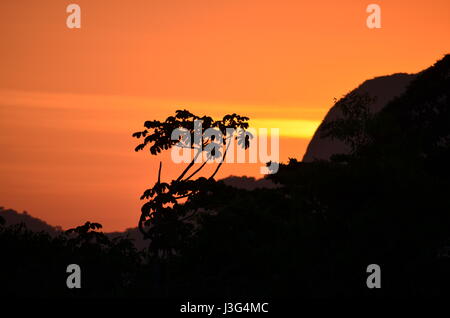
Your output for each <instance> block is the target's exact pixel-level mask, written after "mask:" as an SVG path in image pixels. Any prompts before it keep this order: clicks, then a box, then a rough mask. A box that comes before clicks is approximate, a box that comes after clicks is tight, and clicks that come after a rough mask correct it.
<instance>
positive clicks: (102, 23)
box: [0, 0, 450, 231]
mask: <svg viewBox="0 0 450 318" xmlns="http://www.w3.org/2000/svg"><path fill="white" fill-rule="evenodd" d="M70 3H77V4H78V5H79V6H80V7H81V29H69V28H67V26H66V18H67V16H68V13H66V7H67V5H69V4H70ZM370 3H376V4H379V5H380V7H381V19H382V28H381V29H369V28H367V26H366V18H367V16H368V13H366V7H367V6H368V5H369V4H370ZM0 14H1V16H0V34H1V39H2V46H1V50H0V54H1V58H0V68H1V76H0V146H1V150H2V151H1V157H0V177H1V184H0V206H4V207H5V208H12V209H15V210H18V211H23V210H26V211H28V213H30V214H31V215H33V216H35V217H39V218H41V219H43V220H45V221H46V222H48V223H50V224H52V225H60V226H62V227H63V228H69V227H73V226H77V225H80V224H82V223H84V222H85V221H88V220H89V221H95V222H99V223H101V224H103V226H104V229H105V230H106V231H113V230H124V229H125V228H129V227H134V226H136V224H137V220H138V217H139V213H140V206H141V204H142V202H141V201H139V196H140V195H141V193H142V192H143V190H145V189H146V188H148V187H150V186H151V185H153V183H154V182H155V180H156V179H155V178H156V173H157V165H158V164H159V161H160V160H161V161H163V172H162V177H163V178H164V179H165V180H170V179H171V178H173V177H175V176H176V175H177V174H179V172H180V171H181V170H182V169H183V166H179V165H175V164H173V163H171V162H170V159H169V155H170V153H168V154H166V155H163V156H161V157H153V156H150V154H149V153H147V152H145V153H144V152H139V153H135V152H134V147H135V146H136V145H137V141H136V140H135V139H133V138H131V134H132V133H133V132H135V131H138V130H141V129H142V127H143V126H142V125H143V122H144V121H145V120H152V119H164V118H165V117H167V116H169V115H172V114H173V112H174V111H175V110H176V109H179V108H187V109H189V110H190V111H192V112H194V113H196V114H199V115H210V116H215V117H222V116H223V115H225V114H227V113H233V112H236V113H239V114H241V115H246V116H249V117H250V118H251V122H250V123H251V124H252V125H253V126H254V127H266V128H272V127H274V128H280V134H281V149H280V151H281V160H282V161H287V159H288V158H289V157H295V158H298V159H301V158H302V156H303V154H304V152H305V149H306V146H307V144H308V142H309V140H310V138H311V136H312V134H313V133H314V130H315V128H316V127H317V126H318V125H319V124H320V121H321V120H322V119H323V117H324V116H325V114H326V112H327V111H328V109H329V108H330V107H331V106H332V105H333V98H335V97H336V98H339V97H341V96H342V95H343V94H345V93H347V92H348V91H350V90H352V89H353V88H355V87H356V86H358V85H359V84H361V83H362V82H363V81H364V80H366V79H370V78H373V77H375V76H381V75H388V74H392V73H397V72H407V73H414V72H418V71H420V70H422V69H424V68H426V67H428V66H430V65H431V64H433V63H434V62H435V61H436V60H438V59H440V58H442V57H443V55H444V54H446V53H449V52H450V41H449V39H450V1H448V0H433V1H424V0H408V1H406V0H405V1H403V0H389V1H388V0H384V1H381V0H373V1H362V0H341V1H330V0H327V1H321V0H317V1H301V0H297V1H283V0H278V1H274V0H273V1H264V0H258V1H253V0H251V1H250V0H226V1H223V0H189V1H187V0H186V1H181V0H177V1H175V0H133V1H112V0H109V1H106V0H73V1H63V0H60V1H54V0H27V1H12V0H5V1H1V2H0ZM259 167H260V164H253V165H251V164H243V165H238V164H229V165H225V166H224V169H223V170H222V171H221V173H220V174H219V175H218V177H219V178H222V177H226V176H229V175H250V176H255V177H260V175H259Z"/></svg>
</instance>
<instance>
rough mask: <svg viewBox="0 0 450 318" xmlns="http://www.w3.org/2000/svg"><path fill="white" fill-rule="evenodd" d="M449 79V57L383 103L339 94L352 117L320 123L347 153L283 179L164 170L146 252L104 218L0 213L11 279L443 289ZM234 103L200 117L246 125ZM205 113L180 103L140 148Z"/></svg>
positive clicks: (311, 289)
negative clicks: (12, 219) (103, 224)
mask: <svg viewBox="0 0 450 318" xmlns="http://www.w3.org/2000/svg"><path fill="white" fill-rule="evenodd" d="M449 91H450V56H446V57H445V58H444V59H442V60H440V61H439V62H437V63H436V64H435V65H434V66H432V67H430V68H429V69H427V70H425V71H423V72H422V73H419V74H418V76H417V77H416V78H415V79H414V80H413V81H412V83H411V84H410V85H409V87H408V89H407V90H406V92H405V93H404V94H403V95H402V96H400V97H398V98H396V99H395V100H393V101H391V102H390V103H389V104H388V105H387V106H386V107H385V108H383V110H382V111H380V112H379V113H377V114H374V113H372V112H370V104H371V102H372V101H371V99H370V98H369V97H367V96H360V95H355V94H348V95H347V96H345V97H343V98H342V99H341V100H340V105H341V107H342V113H343V115H344V116H343V117H342V118H340V119H338V120H336V121H333V122H331V123H326V124H324V125H323V127H322V128H323V131H324V135H326V136H328V137H332V138H335V139H337V140H341V141H344V142H345V143H347V144H348V145H349V147H350V149H351V152H349V153H347V154H336V155H334V156H332V158H331V160H330V161H315V162H311V163H302V162H298V161H297V160H295V159H291V160H290V162H289V163H286V164H282V165H280V168H279V172H278V173H276V174H274V175H270V176H269V177H268V178H269V179H270V180H271V182H273V183H275V184H277V186H276V187H271V188H259V189H253V190H245V189H238V188H235V187H231V186H228V185H226V184H225V183H224V182H221V181H215V180H214V175H213V176H212V177H210V178H204V177H199V178H193V177H192V178H189V177H190V174H192V171H189V170H187V171H189V172H184V173H182V176H181V178H179V179H178V180H173V181H172V182H170V183H164V182H163V181H162V180H158V181H157V183H156V184H155V185H154V186H153V187H152V188H151V189H148V190H146V191H145V192H144V195H143V196H142V199H143V200H145V201H146V202H145V204H144V205H143V208H142V211H141V218H140V220H139V227H140V230H141V232H142V235H144V236H145V237H146V238H147V239H148V242H149V247H148V248H147V249H145V250H144V251H140V252H138V251H137V250H136V249H135V248H134V245H133V243H132V241H131V240H130V239H128V238H126V237H118V238H115V239H109V238H107V237H106V236H105V235H103V234H102V233H101V232H99V227H98V225H97V224H95V223H86V224H85V225H83V226H80V227H78V228H76V229H73V230H71V231H69V232H66V233H62V234H60V235H58V236H56V237H50V236H49V235H46V234H44V233H32V232H30V231H27V230H26V229H25V228H23V227H21V226H20V225H15V226H12V227H8V226H7V225H3V226H1V227H0V250H1V253H2V261H1V262H0V270H1V272H2V275H1V278H0V280H1V281H0V286H1V290H2V292H3V293H6V294H8V295H13V296H23V295H24V294H25V295H30V296H31V295H32V296H41V297H47V296H59V297H61V296H67V297H91V296H94V297H96V296H107V297H111V296H112V297H114V296H118V297H163V298H164V297H176V298H180V297H181V298H183V297H186V296H189V297H195V296H203V297H223V296H230V297H239V296H269V297H301V296H303V297H412V296H426V297H436V296H447V295H449V294H450V197H449V193H450V191H449V190H450V178H449V177H450V168H449V166H448V164H449V162H450V102H449V96H450V95H449ZM233 115H235V114H233ZM233 115H231V117H224V119H223V120H221V121H214V120H212V119H210V118H209V117H202V119H204V120H205V119H206V120H205V121H206V122H207V123H209V126H210V127H216V128H218V129H224V128H226V127H229V126H230V125H231V126H233V125H234V126H239V127H242V128H244V129H245V128H247V127H248V126H246V125H245V122H246V120H247V119H246V118H245V117H239V116H237V115H236V116H234V117H233ZM195 118H200V117H196V116H194V115H193V114H190V113H189V112H187V111H184V112H181V111H180V112H178V113H177V115H176V116H174V117H169V118H168V119H167V120H166V121H165V122H157V121H152V122H146V125H145V126H146V128H147V129H146V130H145V131H146V132H145V131H143V132H139V134H135V137H138V138H145V139H146V142H144V143H143V144H141V145H140V146H138V149H137V150H142V149H144V148H145V147H146V146H147V145H148V146H150V147H153V148H151V152H152V153H154V154H157V153H159V152H160V151H162V150H165V149H168V148H170V146H172V144H171V141H170V138H169V139H167V134H168V133H169V131H171V130H172V129H173V128H174V127H179V126H180V125H184V126H182V127H187V123H191V122H192V119H195ZM205 127H208V124H207V125H206V126H205ZM187 128H188V130H189V131H190V133H192V132H193V129H194V128H193V127H192V126H189V127H187ZM147 137H150V138H147ZM213 141H214V140H212V141H211V140H210V141H209V142H213ZM240 141H241V145H242V146H243V147H246V146H247V145H246V144H247V141H248V140H247V139H246V138H245V137H243V139H242V140H240ZM220 142H222V141H220ZM224 155H225V153H219V154H212V156H214V157H215V156H219V157H220V156H224ZM160 170H161V166H160ZM194 174H195V173H194ZM187 177H188V178H187ZM72 263H75V264H79V265H80V267H81V269H82V288H81V289H78V290H75V289H74V290H70V289H68V288H67V287H66V278H67V275H68V274H67V273H66V272H65V269H66V266H67V265H68V264H72ZM369 264H378V265H380V267H381V273H382V274H381V285H382V288H381V289H376V290H375V289H368V288H367V286H366V278H367V276H368V274H367V273H366V268H367V266H368V265H369Z"/></svg>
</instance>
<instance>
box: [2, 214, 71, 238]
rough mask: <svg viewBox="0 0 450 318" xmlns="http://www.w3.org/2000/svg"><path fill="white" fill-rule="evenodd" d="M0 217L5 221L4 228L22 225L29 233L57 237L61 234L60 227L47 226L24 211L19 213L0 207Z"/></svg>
mask: <svg viewBox="0 0 450 318" xmlns="http://www.w3.org/2000/svg"><path fill="white" fill-rule="evenodd" d="M0 217H2V218H3V219H4V220H5V225H6V226H9V225H15V224H20V223H23V224H25V225H26V227H27V229H29V230H30V231H33V232H46V233H48V234H50V235H52V236H55V235H58V234H59V233H61V232H62V228H61V227H60V226H52V225H49V224H48V223H47V222H45V221H43V220H41V219H38V218H35V217H33V216H31V215H30V214H28V212H26V211H23V212H22V213H19V212H17V211H15V210H13V209H5V208H4V207H0Z"/></svg>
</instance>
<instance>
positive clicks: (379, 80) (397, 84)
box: [303, 73, 416, 162]
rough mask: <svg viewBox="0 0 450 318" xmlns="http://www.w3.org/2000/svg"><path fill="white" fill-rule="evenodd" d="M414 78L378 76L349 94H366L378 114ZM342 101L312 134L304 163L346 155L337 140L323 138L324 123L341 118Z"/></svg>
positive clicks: (371, 107)
mask: <svg viewBox="0 0 450 318" xmlns="http://www.w3.org/2000/svg"><path fill="white" fill-rule="evenodd" d="M414 78H416V74H406V73H397V74H393V75H388V76H380V77H376V78H373V79H370V80H367V81H365V82H364V83H362V84H361V85H360V86H359V87H357V88H356V89H354V90H353V91H351V92H350V93H348V94H347V96H348V95H349V94H352V93H356V94H361V95H362V94H368V95H369V96H370V97H372V98H375V100H374V102H373V103H372V104H371V106H370V110H371V111H372V112H373V113H378V112H379V111H380V110H381V109H383V108H384V107H385V106H386V105H387V104H388V103H389V102H390V101H392V100H393V99H394V98H395V97H398V96H400V95H402V94H403V93H404V92H405V90H406V88H407V86H408V85H409V84H410V83H411V81H412V80H413V79H414ZM341 106H342V100H339V101H337V102H336V103H335V104H334V106H333V107H332V108H331V109H330V110H329V111H328V113H327V115H326V116H325V118H324V119H323V122H322V124H321V125H320V126H319V128H318V129H317V130H316V132H315V133H314V136H313V138H312V139H311V141H310V143H309V145H308V147H307V149H306V152H305V155H304V157H303V161H304V162H311V161H314V160H328V159H330V156H331V155H333V154H337V153H347V152H348V151H349V147H348V146H347V145H346V144H345V143H343V142H342V141H339V140H332V139H331V138H330V137H323V136H321V135H322V132H323V126H324V125H325V124H326V123H329V122H331V121H334V120H336V119H338V118H341V117H342V110H341Z"/></svg>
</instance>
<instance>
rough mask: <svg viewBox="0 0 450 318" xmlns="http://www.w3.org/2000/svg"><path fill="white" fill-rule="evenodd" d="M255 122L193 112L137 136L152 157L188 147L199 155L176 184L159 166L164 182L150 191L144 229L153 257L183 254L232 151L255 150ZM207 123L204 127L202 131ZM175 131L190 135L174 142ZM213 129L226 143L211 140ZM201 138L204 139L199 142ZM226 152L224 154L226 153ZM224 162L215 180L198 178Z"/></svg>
mask: <svg viewBox="0 0 450 318" xmlns="http://www.w3.org/2000/svg"><path fill="white" fill-rule="evenodd" d="M248 120H249V118H247V117H243V116H240V115H237V114H231V115H225V116H224V117H223V118H222V119H221V120H214V119H213V118H212V117H208V116H203V117H199V116H196V115H194V114H192V113H190V112H189V111H187V110H177V111H176V114H175V116H169V117H168V118H167V119H166V120H165V121H157V120H153V121H146V122H145V123H144V126H145V128H146V129H145V130H143V131H138V132H135V133H134V134H133V137H135V138H138V139H139V138H144V141H143V142H142V143H141V144H139V145H138V146H137V147H136V149H135V151H140V150H143V149H145V147H147V146H148V147H149V149H150V153H151V154H152V155H156V154H158V153H160V152H161V151H163V150H168V149H170V148H172V147H174V146H177V147H184V148H188V149H190V150H193V151H194V153H195V154H194V156H193V159H192V160H191V162H190V163H189V164H188V165H187V167H186V168H185V169H184V170H183V171H182V172H181V174H180V175H179V176H178V178H177V179H176V180H172V181H171V182H170V183H166V182H161V180H160V177H161V169H162V163H160V165H159V171H158V180H157V182H156V183H155V185H154V186H153V187H152V188H150V189H147V190H145V191H144V193H143V194H142V196H141V200H144V199H147V200H148V202H146V203H145V204H144V205H143V206H142V208H141V216H140V218H139V222H138V228H139V230H140V231H141V233H142V234H143V235H144V237H145V238H147V239H149V240H150V252H152V253H155V254H156V255H158V256H160V257H162V258H166V257H168V256H169V255H172V254H174V253H176V252H177V251H180V249H181V248H182V246H183V245H184V244H186V242H188V241H189V238H190V236H191V235H192V233H193V231H194V224H193V223H192V222H191V221H190V219H191V218H192V217H194V216H195V215H196V214H197V213H198V211H199V210H200V209H201V208H202V206H201V205H198V203H199V201H200V200H199V198H200V197H202V196H204V195H205V193H206V191H208V190H210V188H211V187H213V185H214V183H215V181H214V177H215V175H216V174H217V172H218V171H219V169H220V167H221V166H222V164H223V162H224V161H225V157H226V155H227V151H228V148H229V147H230V145H231V143H232V142H234V141H235V140H237V143H238V146H241V147H242V148H244V149H247V148H248V147H249V146H250V137H251V135H249V134H248V133H246V129H248V126H249V125H248ZM196 121H201V123H202V125H201V127H198V126H196ZM175 129H180V130H183V131H184V132H186V134H185V135H180V136H178V138H177V139H172V137H173V136H172V133H173V132H174V130H175ZM208 129H215V130H216V131H219V132H220V133H221V140H216V136H215V135H214V134H211V135H209V134H207V132H208ZM227 129H233V130H236V131H237V134H231V135H228V134H227ZM196 136H202V138H201V140H199V141H197V142H191V141H196V138H195V137H196ZM221 148H225V150H223V153H221V151H220V149H221ZM203 153H205V154H206V160H205V161H204V162H203V163H202V165H201V166H200V167H199V168H198V169H196V170H195V171H193V172H192V173H191V174H189V175H188V172H189V171H190V170H191V169H192V168H193V166H194V164H195V162H197V160H198V158H199V157H200V156H202V155H203ZM216 158H220V162H219V163H218V165H217V167H216V169H215V170H214V172H213V173H212V175H211V176H210V177H209V178H208V179H206V178H205V177H199V178H197V179H196V180H192V178H193V177H194V176H195V175H196V174H197V173H199V172H200V171H201V170H202V168H203V167H204V166H205V164H206V163H207V161H208V160H210V159H216Z"/></svg>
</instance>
